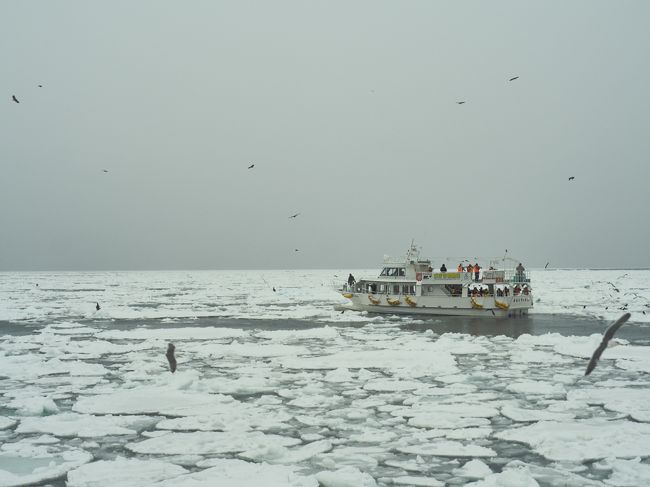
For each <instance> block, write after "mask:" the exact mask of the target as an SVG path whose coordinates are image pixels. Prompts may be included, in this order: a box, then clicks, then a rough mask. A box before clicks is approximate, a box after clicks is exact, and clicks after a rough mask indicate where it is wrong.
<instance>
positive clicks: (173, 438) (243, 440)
mask: <svg viewBox="0 0 650 487" xmlns="http://www.w3.org/2000/svg"><path fill="white" fill-rule="evenodd" d="M300 443H301V440H299V439H296V438H290V437H288V436H279V435H266V434H264V433H262V432H259V431H254V432H248V431H234V432H233V431H225V432H221V431H210V432H206V431H198V432H193V433H176V432H173V433H169V434H167V435H163V436H159V437H155V438H149V439H147V440H144V441H140V442H136V443H128V444H127V445H126V448H127V449H129V450H131V451H132V452H135V453H147V454H156V455H214V454H219V453H241V452H244V451H249V450H254V449H259V448H264V447H267V446H284V447H286V446H295V445H298V444H300Z"/></svg>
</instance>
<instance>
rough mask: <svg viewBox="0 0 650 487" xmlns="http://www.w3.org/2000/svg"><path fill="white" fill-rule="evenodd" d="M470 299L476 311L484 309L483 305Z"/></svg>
mask: <svg viewBox="0 0 650 487" xmlns="http://www.w3.org/2000/svg"><path fill="white" fill-rule="evenodd" d="M470 299H471V300H472V308H475V309H483V305H482V304H479V303H477V302H476V301H475V300H474V298H470Z"/></svg>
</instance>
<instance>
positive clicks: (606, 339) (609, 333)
mask: <svg viewBox="0 0 650 487" xmlns="http://www.w3.org/2000/svg"><path fill="white" fill-rule="evenodd" d="M629 319H630V313H625V314H624V315H623V316H621V317H620V318H619V319H618V320H616V322H615V323H614V324H612V325H610V327H609V328H607V330H605V333H604V334H603V339H602V341H601V342H600V345H598V348H597V349H596V351H595V352H594V354H593V355H592V356H591V360H589V365H587V370H586V371H585V376H587V375H589V374H591V371H592V370H594V369H595V368H596V364H597V363H598V359H599V358H600V356H601V355H602V354H603V352H604V351H605V349H606V348H607V347H609V346H611V345H610V341H611V339H612V338H613V337H614V333H616V332H617V331H618V329H619V328H620V327H621V326H622V325H623V324H624V323H625V322H626V321H627V320H629Z"/></svg>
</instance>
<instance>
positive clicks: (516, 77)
mask: <svg viewBox="0 0 650 487" xmlns="http://www.w3.org/2000/svg"><path fill="white" fill-rule="evenodd" d="M516 79H519V76H515V77H514V78H510V80H509V81H514V80H516Z"/></svg>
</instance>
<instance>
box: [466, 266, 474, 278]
mask: <svg viewBox="0 0 650 487" xmlns="http://www.w3.org/2000/svg"><path fill="white" fill-rule="evenodd" d="M467 272H469V277H472V272H474V268H473V267H472V264H467Z"/></svg>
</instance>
